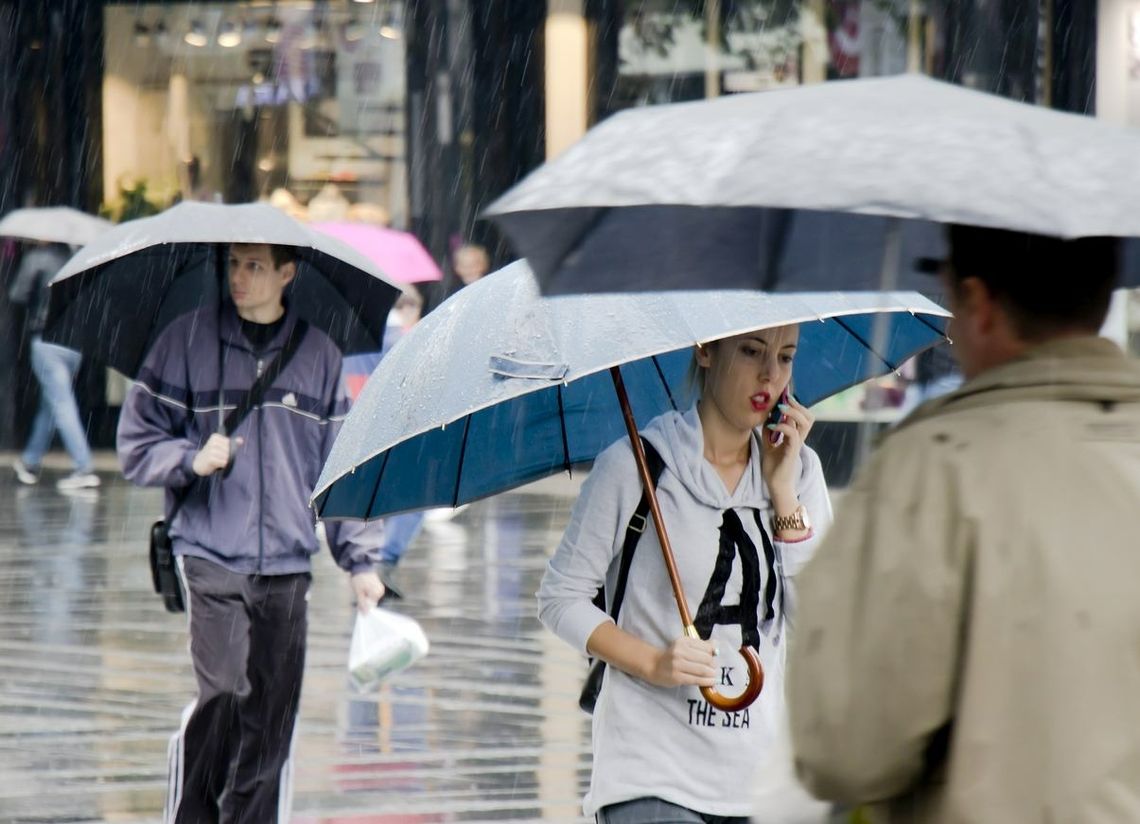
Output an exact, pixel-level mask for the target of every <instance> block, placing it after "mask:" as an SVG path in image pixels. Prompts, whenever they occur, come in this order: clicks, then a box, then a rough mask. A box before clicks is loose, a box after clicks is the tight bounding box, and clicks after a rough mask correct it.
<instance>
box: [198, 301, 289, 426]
mask: <svg viewBox="0 0 1140 824" xmlns="http://www.w3.org/2000/svg"><path fill="white" fill-rule="evenodd" d="M308 331H309V324H308V323H306V322H305V321H304V320H298V321H297V323H296V325H295V326H294V327H293V333H292V334H291V335H289V339H288V340H287V341H285V345H284V346H283V347H281V351H280V353H278V355H277V357H276V358H274V359H273V361H272V362H271V363H270V364H269V365H268V366H266V367H265V370H264V371H263V372H262V373H261V375H260V376H258V378H257V380H255V381H254V382H253V386H251V387H250V388H249V391H248V392H246V393H245V395H243V396H242V399H241V401H240V402H239V403H238V405H237V406H236V407H234V408H233V409H231V410H230V413H229V414H228V415H226V420H225V422H224V423H223V424H222V428H223V429H224V430H225V431H226V432H233V431H234V430H235V429H237V428H238V426H240V425H241V422H242V421H244V420H245V417H246V415H248V414H249V413H250V412H251V411H252V410H254V409H256V408H257V407H258V406H260V405H261V400H262V398H264V397H265V390H267V389H268V388H269V387H271V386H272V385H273V382H274V381H275V380H277V376H278V375H280V374H281V373H282V372H284V371H285V367H286V366H288V365H289V361H291V360H293V356H294V355H296V354H297V350H298V349H300V348H301V342H302V341H303V340H304V339H305V335H306V334H307V333H308ZM221 394H222V393H221V392H219V398H220V396H221ZM219 402H220V400H219Z"/></svg>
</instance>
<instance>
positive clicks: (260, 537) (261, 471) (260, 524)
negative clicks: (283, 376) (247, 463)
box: [254, 357, 265, 575]
mask: <svg viewBox="0 0 1140 824" xmlns="http://www.w3.org/2000/svg"><path fill="white" fill-rule="evenodd" d="M264 371H265V359H264V358H261V357H258V359H257V375H256V376H255V378H254V379H255V380H256V379H257V378H260V377H261V373H262V372H264ZM256 412H257V501H258V507H257V572H258V574H259V575H260V574H262V572H263V571H264V570H263V567H264V565H265V461H264V456H265V452H264V450H263V449H262V439H261V406H260V405H258V407H257V410H256Z"/></svg>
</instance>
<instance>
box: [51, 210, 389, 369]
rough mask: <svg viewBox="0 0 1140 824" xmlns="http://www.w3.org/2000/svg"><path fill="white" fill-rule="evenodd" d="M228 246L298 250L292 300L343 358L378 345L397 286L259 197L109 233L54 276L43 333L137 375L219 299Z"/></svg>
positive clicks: (167, 214) (351, 251)
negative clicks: (170, 331)
mask: <svg viewBox="0 0 1140 824" xmlns="http://www.w3.org/2000/svg"><path fill="white" fill-rule="evenodd" d="M231 243H270V244H277V245H283V246H291V247H294V248H295V249H296V252H297V256H298V265H297V276H296V277H295V278H294V280H293V282H292V283H291V284H290V285H289V287H288V289H287V291H286V300H288V301H289V302H290V305H291V306H292V307H294V308H295V309H296V310H297V311H298V312H299V314H300V316H301V317H303V318H304V319H305V320H307V321H308V322H309V323H310V324H311V325H313V326H315V327H317V328H319V329H321V330H323V331H324V332H326V333H327V334H328V335H329V337H331V338H332V340H333V341H334V342H335V343H336V344H337V345H338V346H339V347H340V349H341V351H342V352H344V353H345V354H352V353H354V352H373V351H378V350H379V349H380V348H381V344H382V342H383V334H384V327H385V324H386V322H387V317H388V312H389V310H390V309H391V307H392V304H393V303H394V302H395V300H396V298H397V296H398V295H399V294H400V288H399V287H398V286H397V285H395V284H394V283H392V282H390V281H389V280H387V279H386V278H385V277H384V275H383V274H382V273H381V272H380V271H379V270H378V269H377V268H376V265H375V264H374V263H373V262H372V261H370V260H369V259H368V258H367V257H365V256H363V255H361V254H360V253H359V252H357V251H355V250H354V249H352V248H351V247H349V246H347V245H346V244H344V243H342V242H340V241H338V240H336V239H335V238H331V237H328V236H327V235H324V234H321V233H319V232H314V231H311V230H310V229H308V228H307V227H306V226H304V225H302V224H300V223H298V222H297V221H295V220H293V219H292V218H290V217H288V216H287V215H285V214H284V213H282V212H280V211H279V210H277V209H275V208H273V207H272V206H268V205H264V204H256V203H255V204H246V205H238V206H227V205H221V204H212V203H183V204H180V205H178V206H175V207H174V208H172V209H168V210H167V211H165V212H163V213H162V214H160V215H157V216H155V217H150V218H143V219H141V220H135V221H131V222H129V223H125V224H122V225H120V226H117V227H116V228H114V229H112V230H111V231H109V232H107V233H105V234H104V235H102V236H101V237H99V238H98V239H97V240H96V241H95V242H93V243H91V244H90V245H89V246H86V247H84V248H83V249H82V250H81V251H80V252H79V253H78V254H77V255H76V256H75V257H73V258H72V259H71V260H70V261H68V263H67V265H66V266H64V268H63V269H62V270H60V272H59V274H58V275H57V276H56V277H55V279H54V280H53V281H52V284H51V311H50V314H49V319H48V325H47V328H46V329H45V331H44V339H45V340H48V341H50V342H52V343H58V344H60V345H63V346H67V347H69V348H72V349H76V350H79V351H80V352H83V353H84V354H85V355H87V356H89V357H92V358H94V359H96V360H98V361H101V362H103V363H105V364H107V365H108V366H112V367H114V368H115V369H117V370H119V371H120V372H122V373H123V374H125V375H128V376H131V377H133V376H134V375H135V374H136V373H137V370H138V368H139V366H140V365H141V364H142V361H143V358H144V357H145V355H146V352H147V350H148V348H149V347H150V344H151V343H152V342H153V341H154V339H155V337H156V336H157V335H158V333H159V332H161V331H162V329H163V328H165V326H166V325H167V324H168V323H169V322H170V321H171V320H173V319H174V318H176V317H178V316H179V315H182V314H184V313H186V312H189V311H192V310H194V309H196V308H199V307H201V306H210V305H215V306H216V305H218V304H219V300H220V299H221V297H222V296H223V295H224V292H225V290H226V289H227V288H228V287H227V285H226V280H227V279H226V278H225V276H224V275H225V267H226V258H227V254H228V246H229V244H231Z"/></svg>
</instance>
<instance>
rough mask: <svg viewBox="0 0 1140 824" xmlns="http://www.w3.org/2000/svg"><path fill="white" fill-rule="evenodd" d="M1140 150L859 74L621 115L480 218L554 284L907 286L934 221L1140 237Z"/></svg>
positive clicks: (937, 239)
mask: <svg viewBox="0 0 1140 824" xmlns="http://www.w3.org/2000/svg"><path fill="white" fill-rule="evenodd" d="M1138 157H1140V132H1137V131H1135V130H1131V129H1126V128H1123V127H1119V126H1114V125H1110V124H1108V123H1104V122H1101V121H1097V120H1094V119H1092V118H1089V117H1083V116H1079V115H1073V114H1065V113H1061V112H1056V111H1051V110H1048V109H1043V108H1039V107H1035V106H1029V105H1026V104H1022V103H1016V102H1013V101H1010V100H1007V99H1004V98H999V97H995V96H992V95H988V94H983V93H980V92H975V91H969V90H966V89H963V88H960V87H957V86H953V85H949V84H946V83H941V82H938V81H935V80H930V79H928V78H924V77H920V76H900V77H892V78H880V79H868V80H854V81H844V82H833V83H825V84H820V85H814V86H802V87H799V88H796V89H792V90H787V91H772V92H763V93H758V94H744V95H733V96H728V97H723V98H719V99H716V100H711V101H701V102H696V103H681V104H675V105H668V106H652V107H647V108H641V109H635V110H630V111H627V112H623V113H621V114H618V115H616V116H614V117H612V118H610V119H609V120H607V121H605V122H603V123H602V124H600V125H599V126H597V127H595V128H594V129H592V130H591V131H590V132H589V134H587V135H586V137H585V138H584V139H582V140H581V141H580V142H578V143H577V144H576V145H574V146H572V147H571V148H570V149H569V150H567V151H566V152H565V153H564V154H563V155H561V156H559V157H558V158H556V159H554V160H553V161H551V162H549V163H547V164H545V165H544V166H542V167H540V168H539V169H538V170H536V171H535V172H533V173H532V174H531V175H530V176H528V177H527V178H526V179H524V180H523V181H522V182H521V183H519V184H518V185H517V186H515V187H514V188H513V189H511V190H510V191H508V192H507V193H506V194H505V195H504V196H503V197H501V198H500V199H499V200H497V201H496V202H495V203H494V204H492V205H491V207H490V208H489V209H488V210H487V212H486V214H487V216H489V217H490V218H492V220H493V221H494V222H495V223H496V224H497V225H498V226H499V227H500V228H501V229H502V230H503V231H504V232H505V233H506V235H507V236H508V238H509V239H510V241H511V243H512V245H513V246H514V248H515V250H516V251H517V252H518V253H519V254H520V255H522V256H525V257H526V258H527V260H528V261H529V262H530V264H531V266H532V267H533V269H534V271H535V273H536V275H537V276H538V278H539V279H540V281H541V282H542V284H543V289H544V291H546V292H548V293H570V292H590V291H605V290H624V289H639V290H640V289H668V288H709V287H737V288H747V287H752V288H756V287H759V288H764V289H768V290H772V289H786V290H803V289H818V288H840V289H866V288H879V287H880V285H883V284H884V280H883V278H884V275H885V276H886V280H885V284H886V285H896V284H897V285H908V286H917V285H920V284H919V283H918V282H916V281H915V280H907V279H906V276H907V275H908V273H909V272H910V271H912V263H913V261H914V260H915V259H916V258H919V257H924V256H930V257H938V256H941V255H942V254H943V252H944V250H943V248H942V244H943V241H942V237H941V233H940V232H939V231H938V228H937V227H938V225H939V224H944V223H950V222H956V223H967V224H973V225H978V226H986V227H994V228H1007V229H1016V230H1021V231H1029V232H1036V233H1041V234H1047V235H1056V236H1060V237H1065V238H1074V237H1082V236H1095V235H1114V236H1121V237H1129V236H1137V235H1140V163H1137V158H1138ZM896 271H897V272H901V273H902V275H903V277H902V278H901V279H894V277H893V274H892V273H893V272H896ZM1138 274H1140V267H1132V269H1131V271H1130V272H1129V278H1128V280H1129V282H1131V283H1134V284H1140V277H1137V275H1138Z"/></svg>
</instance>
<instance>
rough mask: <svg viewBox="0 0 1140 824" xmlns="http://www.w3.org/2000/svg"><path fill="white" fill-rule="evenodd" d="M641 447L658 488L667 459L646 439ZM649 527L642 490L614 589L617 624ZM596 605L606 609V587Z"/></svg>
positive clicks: (646, 499)
mask: <svg viewBox="0 0 1140 824" xmlns="http://www.w3.org/2000/svg"><path fill="white" fill-rule="evenodd" d="M641 446H642V448H643V449H644V450H645V462H646V463H647V464H648V465H649V477H650V478H652V479H653V486H654V488H656V487H657V481H658V480H660V478H661V473H662V472H664V471H665V459H664V458H662V457H661V453H660V452H658V451H657V449H656V448H655V447H654V446H653V444H651V443H650V442H649V441H647V440H646V439H645V438H644V437H642V438H641ZM647 526H649V493H648V492H646V491H645V490H642V491H641V500H639V501H638V502H637V508H636V509H635V510H634V511H633V515H631V516H630V518H629V523H628V524H627V525H626V528H625V541H624V542H623V543H622V547H621V565H620V566H619V567H618V578H617V584H616V585H615V587H614V602H613V604H612V605H611V607H610V617H611V618H613V619H614V621H615V622H616V621H617V618H618V613H619V612H621V604H622V601H624V600H625V585H626V582H627V581H628V580H629V568H630V566H631V565H632V564H633V553H634V552H635V551H636V550H637V543H638V541H640V540H641V534H642V533H643V532H645V528H646V527H647ZM594 604H595V605H596V606H597V607H598V609H605V608H606V591H605V587H604V586H602V587H598V594H597V595H595V596H594Z"/></svg>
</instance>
